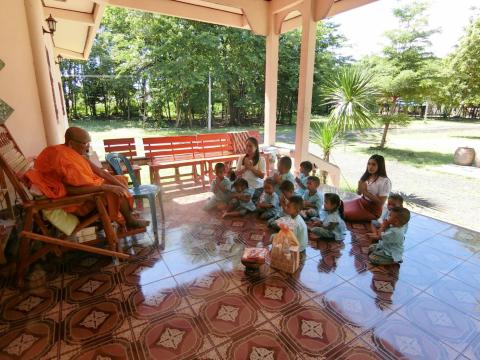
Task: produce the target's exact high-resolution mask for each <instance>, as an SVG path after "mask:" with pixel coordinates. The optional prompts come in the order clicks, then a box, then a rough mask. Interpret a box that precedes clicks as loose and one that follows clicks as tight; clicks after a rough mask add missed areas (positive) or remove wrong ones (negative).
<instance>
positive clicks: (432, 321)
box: [398, 293, 480, 353]
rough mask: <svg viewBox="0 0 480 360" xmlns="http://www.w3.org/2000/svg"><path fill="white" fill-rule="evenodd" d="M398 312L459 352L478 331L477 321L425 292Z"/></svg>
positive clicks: (479, 331)
mask: <svg viewBox="0 0 480 360" xmlns="http://www.w3.org/2000/svg"><path fill="white" fill-rule="evenodd" d="M398 313H399V314H400V315H401V316H403V317H404V318H406V319H407V320H409V321H410V322H413V323H415V325H417V326H418V327H420V328H422V329H423V330H424V331H426V332H428V333H429V334H432V335H433V336H434V337H436V338H438V339H440V340H441V341H442V342H444V343H445V344H447V345H449V346H451V347H452V348H454V349H455V350H456V351H458V352H460V353H461V352H462V351H463V350H465V348H466V347H467V345H468V344H469V343H470V342H471V341H472V340H473V339H474V338H475V336H476V335H478V334H479V333H480V322H479V321H477V320H475V319H473V318H471V317H469V316H467V315H465V314H463V313H461V312H460V311H458V310H456V309H455V308H454V307H452V306H450V305H447V304H445V303H443V302H441V301H439V300H437V299H436V298H434V297H432V296H430V295H427V294H425V293H424V294H421V295H420V296H418V297H417V298H416V299H414V300H413V301H412V302H410V303H408V304H406V305H405V306H404V307H402V308H401V309H400V310H399V311H398Z"/></svg>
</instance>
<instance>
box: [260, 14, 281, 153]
mask: <svg viewBox="0 0 480 360" xmlns="http://www.w3.org/2000/svg"><path fill="white" fill-rule="evenodd" d="M278 45H279V34H276V33H275V31H274V30H273V20H272V25H271V26H270V30H269V34H268V35H267V39H266V45H265V51H266V56H265V136H264V140H263V142H264V144H265V145H275V138H276V130H277V82H278Z"/></svg>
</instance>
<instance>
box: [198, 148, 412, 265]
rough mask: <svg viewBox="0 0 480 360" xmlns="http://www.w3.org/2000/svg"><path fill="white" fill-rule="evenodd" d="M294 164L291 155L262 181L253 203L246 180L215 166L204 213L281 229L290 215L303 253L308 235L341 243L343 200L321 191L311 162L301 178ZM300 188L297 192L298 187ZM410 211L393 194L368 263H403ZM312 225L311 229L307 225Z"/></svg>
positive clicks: (377, 225)
mask: <svg viewBox="0 0 480 360" xmlns="http://www.w3.org/2000/svg"><path fill="white" fill-rule="evenodd" d="M291 167H292V160H291V159H290V157H288V156H284V157H282V158H280V159H279V161H278V166H277V170H278V172H276V173H275V175H274V176H273V177H271V178H267V179H266V180H265V181H264V187H263V192H262V194H261V196H260V198H259V199H258V201H257V202H256V204H255V203H254V202H253V201H252V197H253V194H254V191H255V190H254V189H251V188H249V187H248V182H247V181H246V180H245V179H242V178H235V174H234V173H232V174H231V175H230V178H229V177H227V176H225V165H224V164H223V163H217V164H216V165H215V176H216V177H215V179H214V180H213V181H212V183H211V192H212V193H213V197H211V198H210V199H209V200H208V202H207V204H206V205H205V206H204V209H205V210H211V209H217V210H220V211H223V217H224V218H225V217H230V216H244V215H246V214H247V213H250V212H253V213H257V214H258V216H259V217H260V219H262V220H266V221H267V222H268V226H269V227H271V228H272V229H274V230H275V231H278V230H279V229H280V228H279V226H278V220H279V219H282V218H285V217H289V218H291V219H292V220H293V221H292V223H294V228H293V229H292V231H293V233H294V234H295V236H296V237H297V239H298V241H299V243H300V251H304V250H305V248H306V246H307V243H308V231H310V232H311V233H312V237H316V238H319V239H322V240H331V241H343V240H344V239H345V235H346V231H347V229H346V224H345V221H344V219H343V201H342V200H341V199H340V197H339V196H338V195H337V194H334V193H326V194H323V193H322V192H320V191H319V189H318V188H319V186H320V179H319V178H318V177H317V176H311V175H310V174H311V172H312V170H313V166H312V163H311V162H309V161H304V162H302V163H301V164H300V174H299V177H294V176H293V174H292V173H291V172H290V170H291ZM294 184H296V185H297V189H295V185H294ZM409 219H410V212H409V211H408V210H407V209H405V208H403V198H402V197H401V196H400V195H398V194H391V195H390V197H389V199H388V205H387V209H386V210H384V213H382V216H381V218H380V219H379V220H378V221H374V222H372V231H371V233H369V234H368V236H369V237H370V238H371V239H372V241H374V242H376V243H375V244H373V245H371V246H370V248H369V259H370V261H371V262H372V263H374V264H391V263H398V262H401V260H402V254H403V241H404V237H405V232H406V227H407V223H408V221H409ZM305 221H307V222H308V223H309V226H308V228H307V225H306V222H305Z"/></svg>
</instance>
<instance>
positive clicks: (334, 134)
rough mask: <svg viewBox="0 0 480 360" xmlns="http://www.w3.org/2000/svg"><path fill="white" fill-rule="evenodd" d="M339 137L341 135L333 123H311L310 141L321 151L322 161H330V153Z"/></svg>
mask: <svg viewBox="0 0 480 360" xmlns="http://www.w3.org/2000/svg"><path fill="white" fill-rule="evenodd" d="M341 135H342V133H341V132H340V131H338V128H337V125H336V124H335V123H332V122H327V123H323V124H322V123H312V131H311V132H310V140H311V141H312V142H313V143H314V144H317V145H318V146H320V148H321V149H322V151H323V160H325V161H330V153H331V152H332V150H333V148H334V147H335V146H336V145H338V143H339V142H340V140H341Z"/></svg>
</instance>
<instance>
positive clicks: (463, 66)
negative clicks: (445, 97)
mask: <svg viewBox="0 0 480 360" xmlns="http://www.w3.org/2000/svg"><path fill="white" fill-rule="evenodd" d="M447 62H448V65H449V66H448V67H449V70H450V74H451V75H452V77H451V80H452V81H451V83H450V86H449V90H450V92H451V93H452V92H453V93H454V94H455V98H456V100H457V103H463V104H464V105H465V106H470V107H472V108H473V109H472V110H473V113H472V114H471V115H472V117H475V116H476V112H477V111H478V107H479V106H480V17H478V18H476V19H475V20H472V21H471V22H470V24H469V26H468V27H467V28H466V31H465V35H464V36H463V37H462V39H461V40H460V43H459V45H458V47H457V49H456V50H455V51H454V52H453V54H451V55H450V56H449V57H448V59H447Z"/></svg>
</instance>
